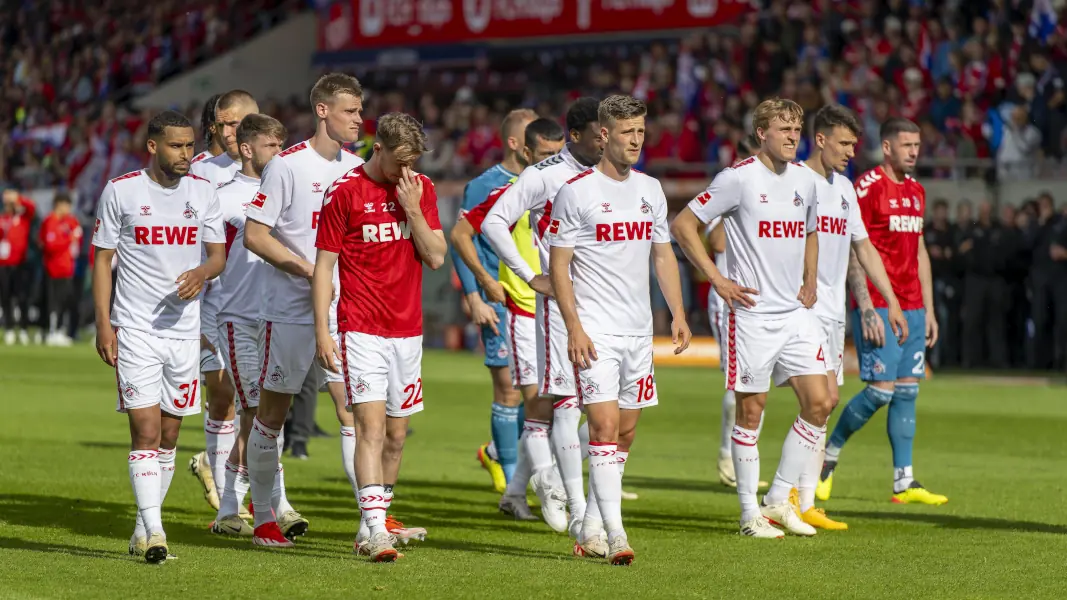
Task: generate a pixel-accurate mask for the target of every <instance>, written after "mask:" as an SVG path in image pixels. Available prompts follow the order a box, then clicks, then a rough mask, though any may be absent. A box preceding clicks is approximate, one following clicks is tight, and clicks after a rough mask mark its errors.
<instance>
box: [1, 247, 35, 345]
mask: <svg viewBox="0 0 1067 600" xmlns="http://www.w3.org/2000/svg"><path fill="white" fill-rule="evenodd" d="M29 275H30V273H29V268H28V267H27V266H26V263H22V264H21V265H16V266H0V308H3V310H4V329H15V328H16V326H17V327H18V328H19V329H25V328H26V324H27V323H28V322H29V304H30V303H29V300H30V277H29ZM16 307H18V312H19V315H18V322H17V323H16V320H15V308H16Z"/></svg>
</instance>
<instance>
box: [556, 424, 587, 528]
mask: <svg viewBox="0 0 1067 600" xmlns="http://www.w3.org/2000/svg"><path fill="white" fill-rule="evenodd" d="M581 420H582V411H580V410H578V407H577V406H575V407H573V408H557V409H555V410H553V411H552V433H551V434H550V435H551V439H552V450H553V451H554V452H555V453H556V465H557V466H559V472H560V477H561V478H562V479H563V488H564V489H565V490H567V508H568V509H569V510H570V513H571V514H572V515H580V514H582V513H584V512H585V489H584V488H585V486H584V481H583V480H582V443H581V439H580V438H579V437H578V422H579V421H581Z"/></svg>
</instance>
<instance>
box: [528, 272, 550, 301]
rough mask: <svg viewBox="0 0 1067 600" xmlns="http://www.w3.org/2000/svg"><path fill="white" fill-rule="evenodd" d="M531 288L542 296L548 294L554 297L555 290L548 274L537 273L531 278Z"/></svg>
mask: <svg viewBox="0 0 1067 600" xmlns="http://www.w3.org/2000/svg"><path fill="white" fill-rule="evenodd" d="M530 289H532V290H533V291H535V292H537V293H538V294H541V295H542V296H548V297H549V298H554V297H555V296H556V294H555V292H553V290H552V280H551V279H549V278H548V275H535V276H534V278H533V279H531V280H530Z"/></svg>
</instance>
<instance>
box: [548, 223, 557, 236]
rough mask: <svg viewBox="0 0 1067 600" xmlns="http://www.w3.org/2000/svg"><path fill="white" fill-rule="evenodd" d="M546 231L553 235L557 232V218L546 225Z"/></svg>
mask: <svg viewBox="0 0 1067 600" xmlns="http://www.w3.org/2000/svg"><path fill="white" fill-rule="evenodd" d="M548 232H549V233H551V234H553V235H554V234H557V233H559V219H552V224H551V225H549V226H548Z"/></svg>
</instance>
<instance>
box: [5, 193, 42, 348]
mask: <svg viewBox="0 0 1067 600" xmlns="http://www.w3.org/2000/svg"><path fill="white" fill-rule="evenodd" d="M3 202H4V204H3V207H2V208H0V309H3V311H4V343H5V344H7V345H8V346H10V345H12V344H14V343H15V326H16V325H18V341H19V343H20V344H29V343H30V336H29V334H27V333H26V321H27V318H28V306H27V304H28V301H29V291H30V278H29V269H28V267H27V265H26V250H28V249H29V247H30V227H31V226H32V225H33V217H34V215H36V214H37V205H35V204H34V203H33V200H30V199H29V198H26V197H25V196H22V195H20V194H19V192H18V190H16V189H14V188H8V189H6V190H4V193H3ZM16 307H17V308H18V319H17V321H18V322H17V323H16V318H15V316H16V315H15V309H16Z"/></svg>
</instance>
